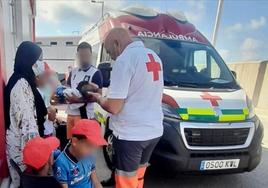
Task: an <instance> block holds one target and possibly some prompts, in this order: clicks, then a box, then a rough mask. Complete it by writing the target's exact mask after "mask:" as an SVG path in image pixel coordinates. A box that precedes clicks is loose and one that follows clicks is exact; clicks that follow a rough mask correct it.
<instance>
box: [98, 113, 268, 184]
mask: <svg viewBox="0 0 268 188" xmlns="http://www.w3.org/2000/svg"><path fill="white" fill-rule="evenodd" d="M260 118H261V121H262V122H263V124H264V127H265V133H266V134H265V138H264V139H263V142H264V143H263V157H262V162H261V164H260V165H259V166H258V167H257V168H256V169H255V170H254V171H253V172H249V173H243V174H233V175H206V176H204V175H203V176H185V175H184V176H176V177H168V176H167V175H163V174H161V173H160V172H155V171H154V172H150V173H148V174H147V175H146V177H145V188H178V187H179V188H184V187H187V188H191V187H192V188H203V187H204V188H209V187H217V188H221V187H232V188H252V187H254V188H263V187H268V116H260ZM97 168H98V170H99V171H98V174H99V178H100V179H101V180H102V179H106V178H107V177H109V175H110V172H109V170H108V169H107V168H106V167H105V162H104V159H103V156H102V153H101V151H100V152H99V153H98V162H97Z"/></svg>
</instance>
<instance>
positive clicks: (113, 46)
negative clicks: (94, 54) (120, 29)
mask: <svg viewBox="0 0 268 188" xmlns="http://www.w3.org/2000/svg"><path fill="white" fill-rule="evenodd" d="M104 47H105V49H106V52H107V53H108V54H109V55H110V56H111V58H112V60H116V58H117V57H118V56H119V55H120V54H121V53H122V49H121V45H120V44H119V42H118V41H114V42H111V41H108V42H107V43H106V44H105V46H104Z"/></svg>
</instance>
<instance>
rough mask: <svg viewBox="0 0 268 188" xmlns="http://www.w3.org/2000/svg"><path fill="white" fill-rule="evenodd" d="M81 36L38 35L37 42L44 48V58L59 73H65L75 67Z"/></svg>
mask: <svg viewBox="0 0 268 188" xmlns="http://www.w3.org/2000/svg"><path fill="white" fill-rule="evenodd" d="M80 39H81V36H57V37H37V38H36V44H38V45H39V46H40V47H41V48H42V49H43V59H44V61H46V62H47V63H48V65H49V66H50V67H51V68H52V69H53V70H54V71H56V72H57V73H59V74H65V73H66V72H68V67H70V66H71V67H73V66H74V63H75V57H76V49H77V45H78V42H79V40H80Z"/></svg>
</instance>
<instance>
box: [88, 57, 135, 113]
mask: <svg viewBox="0 0 268 188" xmlns="http://www.w3.org/2000/svg"><path fill="white" fill-rule="evenodd" d="M132 75H133V72H132V70H131V67H130V65H129V62H125V61H117V62H115V64H114V66H113V70H112V73H111V84H110V87H109V93H108V96H107V98H104V97H102V96H101V95H100V94H99V93H92V92H88V95H89V98H90V99H91V100H93V101H96V102H97V103H98V104H99V105H100V106H101V107H102V108H103V109H104V110H106V111H108V112H110V113H111V114H118V113H119V112H120V111H121V110H122V109H123V107H124V102H125V99H126V98H127V95H128V89H129V85H130V80H131V78H132Z"/></svg>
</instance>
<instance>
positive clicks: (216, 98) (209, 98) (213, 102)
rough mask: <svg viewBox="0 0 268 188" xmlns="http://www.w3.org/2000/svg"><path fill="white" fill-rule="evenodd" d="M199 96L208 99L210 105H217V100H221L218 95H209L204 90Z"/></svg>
mask: <svg viewBox="0 0 268 188" xmlns="http://www.w3.org/2000/svg"><path fill="white" fill-rule="evenodd" d="M201 97H202V99H204V100H209V101H210V103H211V105H212V106H219V104H218V100H221V98H220V97H219V96H213V95H210V94H209V93H208V92H204V93H203V95H201Z"/></svg>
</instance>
